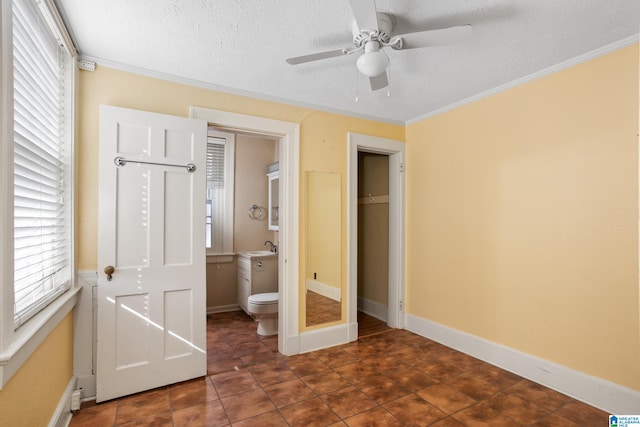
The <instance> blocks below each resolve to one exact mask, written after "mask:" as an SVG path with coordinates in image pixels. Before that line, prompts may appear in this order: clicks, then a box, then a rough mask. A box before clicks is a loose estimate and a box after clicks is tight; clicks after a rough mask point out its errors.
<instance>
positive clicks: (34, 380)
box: [0, 313, 73, 426]
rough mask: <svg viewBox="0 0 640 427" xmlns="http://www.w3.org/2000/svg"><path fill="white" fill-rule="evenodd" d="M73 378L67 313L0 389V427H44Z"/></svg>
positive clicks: (70, 338) (69, 317) (71, 322)
mask: <svg viewBox="0 0 640 427" xmlns="http://www.w3.org/2000/svg"><path fill="white" fill-rule="evenodd" d="M72 375H73V313H69V314H68V315H67V316H66V317H65V318H64V319H63V320H62V321H61V322H60V324H59V325H58V326H57V327H56V328H55V329H54V330H53V332H51V334H49V336H48V337H47V338H46V339H45V340H44V341H43V342H42V344H40V347H38V349H37V350H36V351H35V352H34V353H33V354H32V355H31V357H30V358H29V359H28V360H27V361H26V362H25V364H24V365H22V367H21V368H20V369H19V370H18V372H16V373H15V375H14V376H13V377H12V378H11V379H10V380H9V382H8V383H7V384H6V385H5V387H4V388H3V389H2V390H0V426H46V425H48V424H49V421H50V420H51V417H52V416H53V413H54V411H55V409H56V406H58V403H59V402H60V399H61V397H62V394H63V392H64V389H65V388H66V387H67V385H68V384H69V381H70V380H71V377H72Z"/></svg>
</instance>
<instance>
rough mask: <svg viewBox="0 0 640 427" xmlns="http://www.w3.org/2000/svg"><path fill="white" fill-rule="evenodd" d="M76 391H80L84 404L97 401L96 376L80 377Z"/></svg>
mask: <svg viewBox="0 0 640 427" xmlns="http://www.w3.org/2000/svg"><path fill="white" fill-rule="evenodd" d="M76 389H80V390H81V393H80V400H81V401H83V402H86V401H89V400H96V376H95V375H79V376H78V384H77V386H76Z"/></svg>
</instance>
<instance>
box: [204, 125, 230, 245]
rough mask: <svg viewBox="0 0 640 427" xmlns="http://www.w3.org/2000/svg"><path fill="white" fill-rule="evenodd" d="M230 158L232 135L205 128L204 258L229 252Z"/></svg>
mask: <svg viewBox="0 0 640 427" xmlns="http://www.w3.org/2000/svg"><path fill="white" fill-rule="evenodd" d="M234 154H235V135H234V134H231V133H226V132H220V131H217V130H215V129H212V128H209V131H208V138H207V194H206V212H205V218H206V224H205V230H206V236H205V242H206V248H207V255H220V254H229V253H231V252H232V248H233V184H234V164H235V160H234Z"/></svg>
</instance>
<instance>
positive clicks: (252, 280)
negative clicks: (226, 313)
mask: <svg viewBox="0 0 640 427" xmlns="http://www.w3.org/2000/svg"><path fill="white" fill-rule="evenodd" d="M237 255H238V305H239V306H240V308H242V309H243V310H244V311H245V313H247V314H249V311H248V309H247V300H248V299H249V296H251V295H253V294H261V293H265V292H278V255H277V254H274V253H271V252H267V251H254V252H239V253H238V254H237Z"/></svg>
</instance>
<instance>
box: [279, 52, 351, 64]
mask: <svg viewBox="0 0 640 427" xmlns="http://www.w3.org/2000/svg"><path fill="white" fill-rule="evenodd" d="M348 53H349V51H348V50H347V49H336V50H328V51H326V52H318V53H312V54H311V55H303V56H296V57H293V58H287V59H286V61H287V63H289V64H291V65H298V64H304V63H305V62H312V61H318V60H320V59H326V58H334V57H336V56H342V55H346V54H348Z"/></svg>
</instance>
